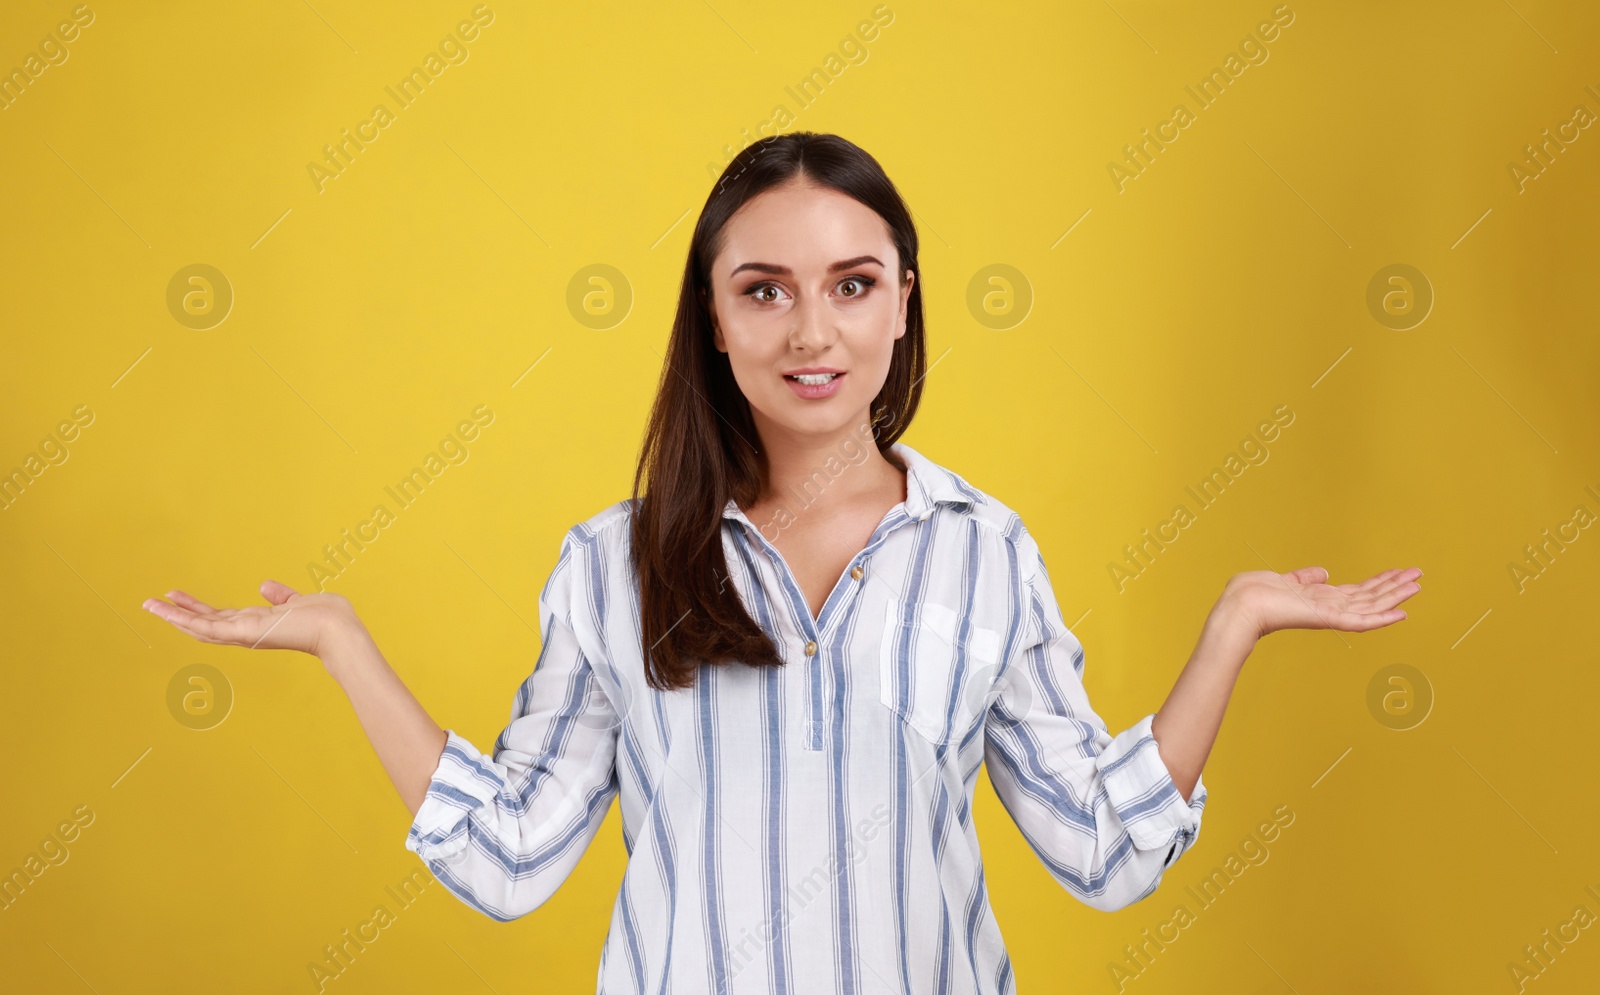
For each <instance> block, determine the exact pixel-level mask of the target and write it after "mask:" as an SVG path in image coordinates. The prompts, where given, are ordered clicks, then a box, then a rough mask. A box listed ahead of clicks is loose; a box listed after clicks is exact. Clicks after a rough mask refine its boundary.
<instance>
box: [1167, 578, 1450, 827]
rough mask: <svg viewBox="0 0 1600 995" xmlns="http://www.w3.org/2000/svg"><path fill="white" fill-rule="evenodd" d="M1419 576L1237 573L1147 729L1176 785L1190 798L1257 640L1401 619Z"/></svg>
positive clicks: (1370, 626)
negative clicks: (1344, 580)
mask: <svg viewBox="0 0 1600 995" xmlns="http://www.w3.org/2000/svg"><path fill="white" fill-rule="evenodd" d="M1421 576H1422V571H1421V570H1420V569H1418V568H1416V567H1411V568H1410V569H1406V570H1399V569H1396V570H1386V571H1384V572H1383V573H1380V574H1378V575H1377V576H1375V577H1371V578H1368V579H1367V580H1365V581H1362V582H1361V583H1359V584H1340V585H1338V586H1336V587H1335V586H1330V585H1328V584H1327V583H1326V581H1327V579H1328V571H1326V570H1324V569H1323V568H1321V567H1305V568H1303V569H1300V570H1294V571H1291V572H1289V573H1286V574H1279V573H1273V572H1272V571H1270V570H1256V571H1251V572H1249V573H1242V574H1238V575H1236V576H1234V577H1233V578H1232V579H1231V580H1229V581H1228V583H1227V586H1226V587H1224V588H1223V591H1222V595H1221V596H1220V597H1218V598H1217V602H1216V604H1215V605H1213V606H1212V608H1211V614H1210V615H1208V616H1207V617H1206V621H1205V625H1204V626H1203V627H1202V628H1201V630H1200V638H1199V640H1198V641H1197V642H1196V643H1195V648H1194V652H1193V653H1191V654H1190V655H1189V662H1188V663H1187V664H1185V665H1184V668H1183V672H1182V673H1181V674H1179V675H1178V680H1177V682H1176V683H1175V684H1173V686H1172V691H1171V693H1169V694H1168V695H1167V700H1166V702H1165V703H1164V704H1163V705H1162V706H1161V710H1160V711H1159V712H1157V713H1156V717H1155V721H1154V722H1152V723H1151V726H1150V732H1151V735H1153V736H1154V737H1155V740H1156V747H1157V749H1158V750H1159V751H1160V754H1161V761H1162V763H1164V764H1166V767H1167V771H1168V772H1169V773H1170V774H1171V775H1172V781H1173V784H1175V785H1176V786H1177V788H1178V791H1179V792H1181V793H1182V795H1183V797H1184V798H1185V799H1188V797H1189V793H1190V792H1191V791H1193V790H1194V786H1195V782H1196V781H1198V780H1199V778H1200V769H1201V768H1202V767H1204V766H1205V763H1206V757H1207V756H1209V755H1210V753H1211V745H1212V743H1214V742H1216V738H1217V730H1218V729H1220V728H1221V726H1222V714H1223V712H1224V711H1226V710H1227V707H1228V698H1229V697H1230V696H1231V695H1232V694H1233V685H1234V682H1235V681H1236V680H1237V679H1238V677H1239V671H1240V670H1241V669H1243V667H1244V661H1245V658H1246V657H1248V656H1249V655H1250V651H1251V650H1252V649H1254V648H1255V645H1256V641H1257V640H1258V639H1260V638H1261V637H1262V636H1264V635H1266V634H1267V633H1269V632H1276V631H1277V630H1279V629H1340V630H1343V631H1345V632H1365V631H1367V630H1368V629H1376V628H1380V627H1382V626H1385V625H1390V624H1392V623H1394V622H1398V621H1400V620H1401V619H1403V618H1405V617H1406V613H1405V612H1403V611H1401V610H1400V609H1399V608H1397V607H1396V606H1397V605H1399V604H1400V602H1402V601H1405V600H1406V599H1407V598H1409V597H1411V596H1412V595H1413V594H1416V593H1417V592H1418V591H1420V590H1421V589H1422V585H1420V584H1418V583H1417V582H1416V581H1417V578H1418V577H1421Z"/></svg>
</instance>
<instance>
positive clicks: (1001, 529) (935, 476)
mask: <svg viewBox="0 0 1600 995" xmlns="http://www.w3.org/2000/svg"><path fill="white" fill-rule="evenodd" d="M903 455H905V457H906V459H907V460H909V461H914V462H915V465H916V468H917V470H918V471H919V472H920V473H921V474H922V475H923V476H924V477H926V478H928V488H929V490H930V492H931V495H932V496H933V497H934V498H935V499H937V500H938V506H937V513H939V514H953V515H956V516H959V517H961V518H963V519H965V520H968V521H971V522H973V523H975V524H976V525H977V526H978V529H979V533H980V535H982V536H983V537H984V538H985V542H986V544H987V545H988V546H989V547H990V548H991V549H992V550H994V551H995V552H996V553H999V554H1002V555H1004V556H1006V557H1008V558H1011V559H1013V560H1014V562H1016V563H1017V565H1018V568H1019V570H1020V573H1021V574H1022V576H1023V577H1024V578H1027V579H1031V578H1032V577H1033V576H1034V575H1035V574H1036V573H1038V572H1039V571H1040V570H1041V569H1042V568H1043V563H1042V560H1041V558H1040V555H1039V546H1038V544H1037V543H1036V542H1034V539H1033V535H1032V534H1031V533H1030V532H1029V531H1028V527H1027V525H1025V524H1024V523H1023V521H1022V516H1021V515H1020V514H1019V513H1018V512H1017V511H1016V510H1015V509H1013V508H1012V507H1011V506H1009V505H1007V504H1006V503H1005V502H1003V501H1001V500H1000V499H999V498H996V497H995V496H994V495H992V494H990V493H988V492H987V491H984V490H982V489H981V488H978V487H975V486H973V484H972V483H971V482H970V481H968V480H967V479H966V478H965V477H963V476H962V475H961V474H959V473H957V472H956V471H954V470H952V469H950V468H949V467H946V466H942V465H940V464H939V463H936V462H934V461H933V460H930V459H929V458H928V457H926V456H923V455H922V454H920V453H917V452H916V451H915V450H912V451H911V452H910V453H903Z"/></svg>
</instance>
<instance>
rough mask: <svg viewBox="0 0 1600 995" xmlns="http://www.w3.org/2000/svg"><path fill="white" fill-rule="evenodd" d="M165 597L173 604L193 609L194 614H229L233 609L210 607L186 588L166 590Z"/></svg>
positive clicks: (232, 612)
mask: <svg viewBox="0 0 1600 995" xmlns="http://www.w3.org/2000/svg"><path fill="white" fill-rule="evenodd" d="M166 597H170V598H171V600H173V603H174V605H181V606H184V608H187V609H189V611H194V613H195V614H222V616H229V614H234V611H235V609H234V608H222V609H221V611H219V609H216V608H211V606H210V605H206V603H205V601H202V600H200V598H197V597H194V595H192V593H189V592H187V590H168V592H166Z"/></svg>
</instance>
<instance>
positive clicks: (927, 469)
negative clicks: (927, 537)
mask: <svg viewBox="0 0 1600 995" xmlns="http://www.w3.org/2000/svg"><path fill="white" fill-rule="evenodd" d="M889 448H891V449H893V450H894V451H895V452H897V453H899V454H900V456H901V458H902V459H904V460H905V463H906V500H905V510H906V514H907V515H908V516H909V517H911V518H913V519H916V520H917V521H919V522H920V521H923V520H924V519H926V518H927V517H928V516H929V515H932V514H933V510H934V508H935V506H937V505H940V504H950V505H956V506H970V505H971V504H972V502H973V498H974V496H975V495H974V492H973V491H972V489H971V487H969V486H968V485H967V483H966V482H965V481H963V480H962V479H961V478H960V477H958V476H956V475H955V474H954V473H952V472H951V471H949V470H946V469H945V468H944V467H942V466H940V465H939V464H937V463H935V462H934V461H933V460H931V459H929V458H928V457H926V456H924V455H922V454H921V453H919V452H917V451H916V450H915V449H912V448H911V447H910V446H908V445H906V444H905V443H903V442H896V443H894V444H892V445H891V446H890V447H889ZM722 517H723V518H732V519H735V520H738V521H742V522H744V523H745V524H746V525H750V526H751V527H752V528H754V527H755V526H754V524H753V523H751V521H750V519H749V518H747V517H746V516H745V513H744V512H743V511H741V510H740V508H739V503H738V502H737V501H735V500H733V499H732V498H729V499H728V503H727V504H726V505H724V506H723V509H722Z"/></svg>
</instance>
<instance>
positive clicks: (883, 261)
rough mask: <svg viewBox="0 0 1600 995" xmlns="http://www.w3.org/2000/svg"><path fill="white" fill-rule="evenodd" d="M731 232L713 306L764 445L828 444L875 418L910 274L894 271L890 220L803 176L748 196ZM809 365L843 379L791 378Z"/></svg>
mask: <svg viewBox="0 0 1600 995" xmlns="http://www.w3.org/2000/svg"><path fill="white" fill-rule="evenodd" d="M723 237H724V244H723V248H722V252H721V254H720V255H718V256H717V258H716V259H715V260H714V261H713V262H712V266H711V295H710V298H709V299H708V301H707V303H708V305H709V307H710V310H711V321H712V326H713V327H714V329H715V341H716V346H717V349H718V350H720V351H722V352H725V353H727V354H728V362H729V365H730V366H731V367H732V369H733V376H734V379H735V380H736V381H737V382H738V384H739V389H740V390H741V391H743V392H744V396H745V398H746V399H747V400H748V401H749V402H750V408H751V415H752V417H753V418H754V420H755V423H756V428H757V429H758V430H759V431H760V433H761V436H762V442H763V448H768V447H770V446H771V445H772V444H773V443H774V442H775V441H777V442H780V443H781V442H784V441H788V442H792V443H799V444H802V445H831V444H833V443H834V442H836V441H838V438H839V436H840V435H842V434H845V433H848V432H851V431H853V430H854V429H856V428H857V427H858V426H859V425H860V424H865V423H867V422H868V420H869V411H870V408H871V405H872V399H873V398H875V397H877V396H878V391H880V390H881V389H882V388H883V384H884V380H885V379H887V377H888V375H889V361H890V358H891V357H892V356H893V353H894V343H895V340H896V339H898V338H900V337H901V336H902V335H904V334H905V333H906V301H907V299H908V298H909V297H910V295H911V284H912V280H913V279H914V274H912V273H911V271H910V270H906V271H905V274H904V276H903V277H899V278H897V276H896V270H897V267H898V265H899V256H898V255H897V253H896V252H895V247H894V242H893V240H892V239H891V237H890V234H889V226H888V225H887V224H885V223H884V220H883V219H882V218H881V217H879V216H878V214H877V212H875V211H873V210H872V209H871V208H870V207H867V206H866V205H865V204H862V203H861V202H860V201H858V200H856V199H854V198H853V197H849V196H847V195H845V194H842V193H839V192H837V191H835V190H830V189H827V188H825V187H820V186H817V185H815V184H813V183H810V182H809V181H798V182H790V183H786V184H784V185H782V186H779V187H774V188H772V189H770V190H767V191H764V192H762V193H761V194H758V195H757V196H755V197H753V198H751V199H750V200H749V201H747V202H746V203H745V204H744V206H743V207H741V208H740V209H739V210H738V211H737V212H736V213H735V214H734V216H733V217H732V218H731V219H729V221H728V223H727V224H726V225H725V226H724V228H723ZM902 281H903V282H902ZM809 371H824V372H827V373H833V374H835V376H834V377H832V379H831V380H830V379H829V378H828V377H826V376H820V377H811V376H808V377H807V379H808V380H817V381H827V382H826V383H816V384H805V383H802V382H801V381H800V380H798V379H797V378H796V376H795V375H796V374H798V373H801V372H809Z"/></svg>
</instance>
